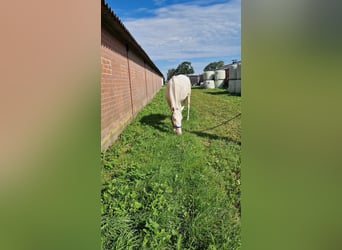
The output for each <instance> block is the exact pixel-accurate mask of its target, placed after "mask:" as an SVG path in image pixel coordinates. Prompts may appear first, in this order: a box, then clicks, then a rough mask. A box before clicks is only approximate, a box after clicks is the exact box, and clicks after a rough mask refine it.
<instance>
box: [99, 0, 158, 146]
mask: <svg viewBox="0 0 342 250" xmlns="http://www.w3.org/2000/svg"><path fill="white" fill-rule="evenodd" d="M162 84H163V74H162V73H161V72H160V70H159V69H158V68H157V66H156V65H155V64H154V63H153V62H152V60H151V59H150V58H149V56H148V55H147V54H146V52H145V51H144V50H143V48H142V47H141V46H140V45H139V44H138V42H137V41H136V40H135V39H134V37H133V36H132V35H131V34H130V33H129V31H128V30H127V29H126V28H125V26H124V25H123V23H122V22H121V21H120V19H119V18H118V17H117V16H116V15H115V13H114V12H113V11H112V10H111V9H110V7H109V6H108V4H106V3H105V1H104V0H102V3H101V149H102V150H105V149H106V148H108V146H110V145H111V144H112V143H113V141H115V140H116V139H117V137H118V136H119V134H120V133H121V132H122V131H123V129H124V128H125V126H126V125H128V124H129V123H130V122H131V121H132V119H134V117H135V116H136V114H137V113H138V112H139V111H140V110H141V109H142V108H143V107H144V106H145V105H146V104H147V103H149V102H150V101H151V100H152V98H153V97H154V96H155V94H156V93H157V92H158V91H159V90H160V88H161V87H162Z"/></svg>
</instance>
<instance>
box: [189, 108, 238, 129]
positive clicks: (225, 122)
mask: <svg viewBox="0 0 342 250" xmlns="http://www.w3.org/2000/svg"><path fill="white" fill-rule="evenodd" d="M240 115H241V113H238V114H236V115H235V116H233V117H232V118H230V119H228V120H226V121H224V122H222V123H220V124H218V125H216V126H214V127H211V128H206V129H203V130H200V131H198V130H189V132H204V131H208V130H212V129H214V128H217V127H220V126H222V125H224V124H227V123H228V122H230V121H232V120H234V119H235V118H237V117H239V116H240Z"/></svg>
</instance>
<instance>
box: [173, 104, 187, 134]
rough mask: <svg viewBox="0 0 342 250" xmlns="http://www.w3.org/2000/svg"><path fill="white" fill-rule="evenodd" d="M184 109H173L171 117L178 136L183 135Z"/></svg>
mask: <svg viewBox="0 0 342 250" xmlns="http://www.w3.org/2000/svg"><path fill="white" fill-rule="evenodd" d="M183 109H184V107H182V108H180V109H179V108H172V115H171V122H172V126H173V128H174V131H175V132H176V133H177V134H178V135H181V134H182V119H183V116H182V110H183Z"/></svg>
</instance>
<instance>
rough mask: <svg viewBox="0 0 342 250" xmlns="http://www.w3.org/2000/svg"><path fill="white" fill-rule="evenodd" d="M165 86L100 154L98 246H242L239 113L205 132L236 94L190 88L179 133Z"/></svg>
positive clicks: (228, 112) (237, 105) (237, 102)
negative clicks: (167, 102) (174, 122)
mask: <svg viewBox="0 0 342 250" xmlns="http://www.w3.org/2000/svg"><path fill="white" fill-rule="evenodd" d="M164 91H165V89H164V88H162V90H161V91H160V92H159V93H158V94H157V95H156V97H155V98H154V99H153V101H152V102H151V103H150V104H149V105H147V106H146V107H145V108H144V109H143V110H142V111H141V112H140V113H139V114H138V115H137V117H136V119H135V120H134V121H133V122H132V123H131V124H130V125H129V126H128V127H127V128H126V129H125V130H124V132H123V133H122V134H121V136H120V138H119V140H117V141H116V142H115V143H114V144H113V145H112V146H111V147H110V148H109V149H108V150H107V151H104V152H102V155H101V159H102V163H103V167H102V192H101V202H102V221H101V237H102V248H103V249H240V247H241V236H240V230H241V227H240V219H241V208H240V165H241V158H240V156H241V143H240V141H241V133H240V132H241V118H240V117H238V118H236V119H234V120H232V121H231V122H229V123H227V124H225V125H223V126H219V127H217V128H215V129H212V130H206V131H203V130H205V129H207V128H211V127H213V126H215V125H218V124H220V123H222V122H224V121H225V120H227V119H229V118H230V117H233V116H234V115H236V114H237V113H239V112H241V97H240V96H231V95H229V94H228V93H227V91H226V90H223V89H198V88H193V90H192V96H191V109H190V120H189V121H186V120H183V124H182V126H183V135H181V136H177V135H175V134H174V133H173V129H172V126H171V121H170V111H169V108H168V106H167V104H166V101H165V97H164ZM183 112H184V117H186V109H185V110H184V111H183Z"/></svg>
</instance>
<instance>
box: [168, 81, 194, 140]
mask: <svg viewBox="0 0 342 250" xmlns="http://www.w3.org/2000/svg"><path fill="white" fill-rule="evenodd" d="M190 95H191V83H190V79H189V77H187V76H186V75H176V76H173V77H172V78H171V79H170V80H169V82H168V83H167V85H166V91H165V97H166V100H167V103H168V104H169V107H170V110H171V113H172V115H171V122H172V125H173V128H174V130H175V132H176V133H177V134H178V135H181V134H182V118H183V117H182V111H183V109H184V106H182V104H181V103H182V102H184V101H185V100H186V101H187V104H188V116H187V120H189V113H190Z"/></svg>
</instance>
